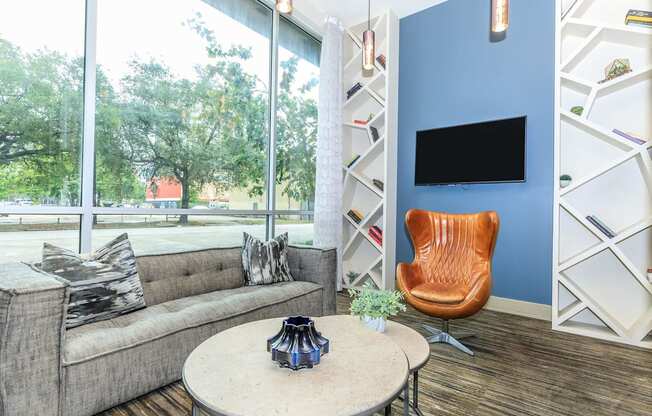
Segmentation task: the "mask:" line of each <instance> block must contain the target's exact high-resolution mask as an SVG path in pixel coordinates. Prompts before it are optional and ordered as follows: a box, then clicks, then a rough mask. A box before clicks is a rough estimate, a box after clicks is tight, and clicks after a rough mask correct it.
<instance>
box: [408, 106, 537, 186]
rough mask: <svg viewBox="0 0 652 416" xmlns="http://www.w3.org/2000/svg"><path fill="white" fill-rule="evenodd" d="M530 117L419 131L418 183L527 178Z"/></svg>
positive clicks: (479, 181)
mask: <svg viewBox="0 0 652 416" xmlns="http://www.w3.org/2000/svg"><path fill="white" fill-rule="evenodd" d="M526 121H527V118H526V117H517V118H510V119H505V120H495V121H488V122H483V123H474V124H466V125H463V126H454V127H444V128H438V129H433V130H423V131H419V132H417V145H416V163H415V175H414V181H415V184H416V185H450V184H468V183H497V182H524V181H525V144H526V138H525V131H526Z"/></svg>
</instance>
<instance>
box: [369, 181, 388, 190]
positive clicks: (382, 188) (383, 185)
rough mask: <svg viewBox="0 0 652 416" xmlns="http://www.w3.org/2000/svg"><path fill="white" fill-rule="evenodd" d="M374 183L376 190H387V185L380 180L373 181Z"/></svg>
mask: <svg viewBox="0 0 652 416" xmlns="http://www.w3.org/2000/svg"><path fill="white" fill-rule="evenodd" d="M372 182H373V183H374V185H375V186H376V188H378V189H380V190H381V191H384V190H385V184H384V183H383V181H381V180H379V179H372Z"/></svg>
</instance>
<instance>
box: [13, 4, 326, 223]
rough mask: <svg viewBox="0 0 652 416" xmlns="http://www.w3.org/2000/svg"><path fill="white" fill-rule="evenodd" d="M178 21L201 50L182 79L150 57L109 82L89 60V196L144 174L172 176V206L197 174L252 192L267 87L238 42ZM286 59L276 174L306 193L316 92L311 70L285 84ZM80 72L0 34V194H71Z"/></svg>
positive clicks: (115, 197)
mask: <svg viewBox="0 0 652 416" xmlns="http://www.w3.org/2000/svg"><path fill="white" fill-rule="evenodd" d="M185 24H186V25H187V26H188V27H190V28H191V29H192V30H194V31H195V32H196V33H197V35H198V37H199V38H200V39H201V41H203V42H204V43H205V47H206V53H207V56H209V57H210V58H211V61H210V62H209V63H208V64H204V65H198V66H197V67H196V69H195V76H194V77H192V79H188V78H183V77H180V76H178V75H177V74H176V73H174V72H173V71H172V70H171V68H169V67H167V66H166V65H165V64H164V63H162V62H159V61H157V60H150V61H141V60H138V59H134V60H133V61H132V62H130V64H129V71H128V73H127V74H126V75H125V76H124V77H123V78H122V79H121V80H120V81H119V84H118V85H115V86H114V85H112V83H111V81H110V80H109V79H108V77H107V76H106V74H105V72H104V70H103V68H102V67H101V66H98V67H97V72H96V74H97V95H96V114H95V118H96V126H95V148H96V168H95V178H96V181H95V193H96V195H95V197H96V201H97V203H98V204H99V203H100V202H103V203H106V202H108V201H111V202H113V203H119V202H123V201H125V202H132V203H134V202H135V203H138V202H142V201H143V200H144V197H145V183H147V182H148V181H149V180H150V179H151V178H152V177H156V176H158V177H163V176H170V177H174V178H176V179H177V180H178V181H179V182H180V183H181V185H182V188H183V195H182V200H181V207H183V208H188V207H189V206H190V203H191V201H193V200H196V199H197V197H198V195H199V193H200V192H201V189H202V188H203V186H204V185H206V184H210V185H212V186H213V187H215V188H216V189H217V191H218V192H223V191H227V190H229V189H233V188H241V189H246V190H247V191H248V193H249V195H250V196H252V197H257V196H261V195H263V194H264V190H265V186H266V184H265V182H266V181H265V172H266V163H267V146H268V140H267V137H268V136H269V132H268V124H267V123H268V113H269V88H268V86H267V85H265V82H263V81H262V80H260V79H258V78H257V77H256V76H254V75H251V74H249V73H247V72H246V71H245V69H244V64H245V63H246V62H247V61H248V60H250V59H251V58H252V53H251V50H250V49H248V48H244V47H241V46H234V47H231V48H228V49H225V48H224V47H223V46H221V45H220V44H219V43H218V41H217V39H216V37H215V35H214V33H213V32H212V31H211V30H210V29H208V28H207V27H206V25H205V24H204V22H202V21H201V16H200V15H197V16H196V17H195V18H194V19H191V20H190V21H188V22H186V23H185ZM297 64H298V60H297V59H296V58H293V59H290V60H288V61H286V62H282V63H281V72H282V74H281V82H280V88H279V96H278V123H277V124H278V130H277V141H278V145H277V155H276V156H277V163H278V165H277V172H278V174H277V177H276V183H277V184H279V185H281V186H282V193H283V194H284V195H286V196H288V197H289V198H293V199H295V200H299V201H303V202H307V201H312V199H313V198H314V192H315V191H314V183H315V149H316V136H317V103H316V102H315V100H314V99H312V98H307V95H308V94H307V93H309V92H310V91H312V90H313V89H314V88H315V87H316V80H311V81H310V82H308V83H307V84H306V85H295V84H296V72H297ZM83 75H84V74H83V59H82V58H75V57H69V56H66V55H63V54H59V53H56V52H52V51H48V50H42V51H38V52H36V53H33V54H29V53H25V52H23V51H21V50H20V49H19V48H18V47H16V46H14V45H12V44H11V43H9V42H8V41H5V40H2V39H0V200H6V199H12V198H17V197H31V198H32V199H33V200H34V201H35V202H45V200H48V201H49V200H54V201H56V202H57V203H68V204H73V205H74V204H78V203H79V198H80V176H81V175H80V169H81V166H80V161H81V137H82V128H83V126H82V120H83ZM181 221H182V222H185V221H187V218H186V217H185V216H182V217H181Z"/></svg>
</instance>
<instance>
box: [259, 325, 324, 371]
mask: <svg viewBox="0 0 652 416" xmlns="http://www.w3.org/2000/svg"><path fill="white" fill-rule="evenodd" d="M329 349H330V342H329V341H328V339H326V338H324V337H323V336H322V335H321V333H320V332H319V331H317V330H316V329H315V322H314V321H313V320H312V319H310V318H308V317H306V316H291V317H289V318H287V319H286V320H284V321H283V326H282V327H281V330H280V332H279V333H278V334H276V335H274V336H273V337H271V338H269V339H268V340H267V351H268V352H270V351H271V353H272V361H276V362H277V363H278V364H279V365H280V366H281V367H285V368H289V369H292V370H294V371H296V370H301V369H302V368H312V367H313V366H315V365H317V364H319V362H320V361H321V356H322V355H324V354H327V353H328V351H329Z"/></svg>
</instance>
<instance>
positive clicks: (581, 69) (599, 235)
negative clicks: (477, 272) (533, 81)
mask: <svg viewBox="0 0 652 416" xmlns="http://www.w3.org/2000/svg"><path fill="white" fill-rule="evenodd" d="M630 9H638V10H647V11H652V1H650V0H622V1H621V0H619V1H613V0H577V1H572V0H571V1H561V0H559V1H558V8H557V11H558V16H559V19H560V20H559V21H558V25H557V28H558V29H557V48H556V49H557V86H556V88H557V94H556V95H557V99H556V105H557V112H556V134H555V151H556V157H555V164H556V167H555V178H554V180H555V184H556V186H555V201H554V204H555V228H554V244H555V248H554V260H553V270H554V273H553V328H554V329H556V330H559V331H564V332H569V333H574V334H580V335H585V336H590V337H595V338H599V339H603V340H609V341H615V342H620V343H625V344H629V345H634V346H638V347H644V348H652V334H651V331H652V282H651V281H650V277H649V275H648V274H647V270H648V269H649V268H651V267H652V162H651V155H652V27H649V26H648V27H643V26H634V25H627V24H625V17H626V15H627V13H628V11H629V10H630ZM562 14H563V16H564V17H563V19H562V18H561V16H562ZM616 59H618V60H621V62H623V63H626V61H624V60H627V61H628V62H629V65H630V66H631V71H630V72H627V68H626V66H625V67H624V68H625V71H623V72H625V73H624V74H622V75H619V76H615V77H608V76H607V75H608V74H607V73H606V72H607V71H608V68H607V67H608V66H610V65H611V63H612V62H613V61H614V60H616ZM561 175H569V176H570V177H571V180H570V183H564V184H563V186H562V185H561V183H560V182H561V181H560V176H561Z"/></svg>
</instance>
